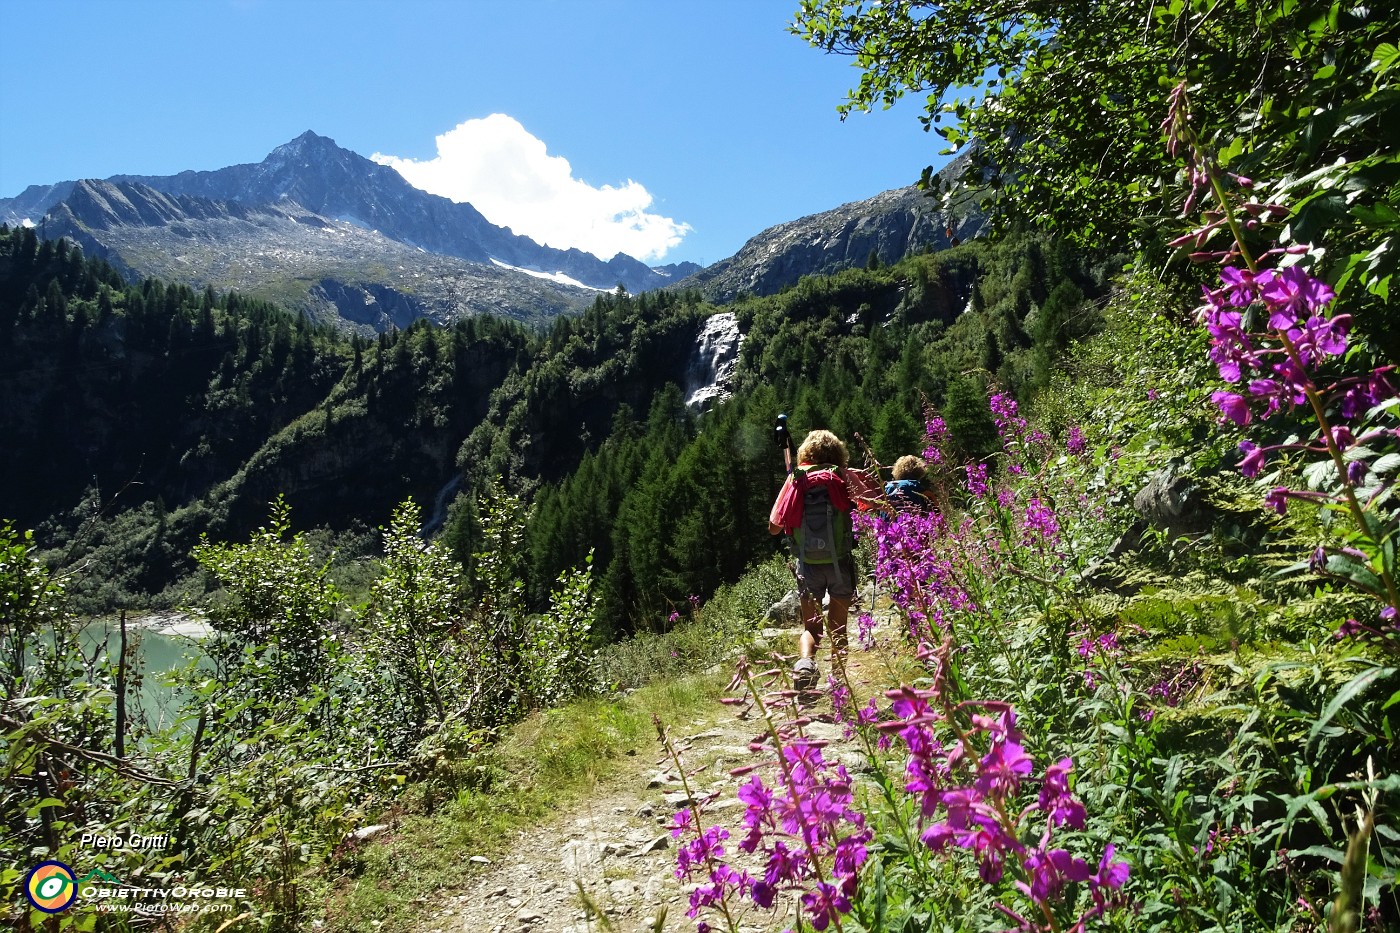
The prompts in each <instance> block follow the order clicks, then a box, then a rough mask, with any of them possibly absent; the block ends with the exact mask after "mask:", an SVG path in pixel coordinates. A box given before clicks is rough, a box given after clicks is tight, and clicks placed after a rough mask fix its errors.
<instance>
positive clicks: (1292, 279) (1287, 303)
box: [1255, 266, 1334, 330]
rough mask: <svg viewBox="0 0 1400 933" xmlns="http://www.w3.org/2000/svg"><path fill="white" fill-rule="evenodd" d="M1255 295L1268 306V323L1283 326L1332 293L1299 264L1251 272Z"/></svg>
mask: <svg viewBox="0 0 1400 933" xmlns="http://www.w3.org/2000/svg"><path fill="white" fill-rule="evenodd" d="M1255 282H1256V283H1257V285H1258V287H1259V297H1260V298H1262V299H1263V301H1264V304H1265V305H1267V306H1268V308H1269V326H1270V327H1272V328H1273V329H1274V330H1286V329H1287V328H1289V327H1292V326H1293V324H1294V323H1295V322H1296V321H1297V320H1298V318H1299V317H1302V316H1303V315H1305V314H1307V315H1312V314H1316V313H1317V312H1318V311H1321V310H1322V308H1324V307H1325V306H1326V305H1327V304H1328V302H1330V301H1331V300H1332V298H1333V297H1334V293H1333V291H1332V288H1331V286H1329V285H1327V284H1326V283H1325V282H1323V281H1322V280H1321V279H1317V278H1314V277H1313V276H1311V275H1309V274H1308V272H1307V271H1306V270H1304V269H1302V268H1301V267H1299V266H1289V267H1288V268H1286V269H1279V270H1265V271H1263V272H1260V273H1259V274H1258V275H1256V276H1255Z"/></svg>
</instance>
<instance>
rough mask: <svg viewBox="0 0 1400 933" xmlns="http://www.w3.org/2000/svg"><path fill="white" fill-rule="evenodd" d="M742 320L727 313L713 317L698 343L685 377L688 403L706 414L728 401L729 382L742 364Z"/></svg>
mask: <svg viewBox="0 0 1400 933" xmlns="http://www.w3.org/2000/svg"><path fill="white" fill-rule="evenodd" d="M743 340H744V335H743V334H741V333H739V319H738V318H736V317H735V316H734V315H733V314H732V313H730V312H728V311H725V312H723V313H720V314H714V315H711V316H710V317H709V318H707V319H706V320H705V326H704V327H702V328H701V329H700V335H699V336H698V337H697V338H696V340H695V352H694V354H693V355H692V356H691V358H690V365H689V366H687V367H686V373H685V403H686V405H688V406H689V407H691V408H694V409H696V410H698V411H706V410H708V409H709V408H711V407H712V406H713V405H714V404H715V402H718V401H720V400H722V399H726V398H728V397H729V394H730V392H729V381H730V379H732V378H733V376H734V367H735V366H736V365H737V364H738V362H739V345H740V344H741V343H743Z"/></svg>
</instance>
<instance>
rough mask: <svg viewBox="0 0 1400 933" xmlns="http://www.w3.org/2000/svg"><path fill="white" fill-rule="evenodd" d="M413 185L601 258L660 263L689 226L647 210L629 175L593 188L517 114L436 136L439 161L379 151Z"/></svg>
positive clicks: (642, 191) (645, 197)
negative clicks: (620, 181)
mask: <svg viewBox="0 0 1400 933" xmlns="http://www.w3.org/2000/svg"><path fill="white" fill-rule="evenodd" d="M370 158H372V159H374V161H376V162H379V163H381V164H383V165H388V166H391V167H393V168H394V169H397V170H398V172H399V174H400V175H402V176H403V177H404V178H405V179H407V180H408V183H409V184H411V185H413V186H414V187H416V188H421V189H422V190H424V191H427V192H429V193H431V194H436V195H441V196H442V197H445V198H450V199H452V200H453V201H468V202H470V203H471V204H472V206H473V207H475V208H476V209H477V210H479V211H481V213H482V214H483V215H484V216H485V217H486V219H487V220H489V221H491V222H492V223H494V224H497V225H498V226H502V227H509V228H510V229H512V230H514V231H515V232H516V233H520V234H524V235H525V236H528V237H530V238H531V239H532V240H535V241H537V242H540V243H544V244H545V245H547V246H553V247H556V248H558V249H568V248H570V247H577V248H579V249H581V250H585V251H586V252H590V253H593V254H594V255H596V256H599V257H602V258H603V259H611V258H612V257H613V256H614V255H616V254H617V253H619V252H621V253H626V254H628V255H629V256H635V257H637V258H638V259H644V260H655V259H660V258H661V257H662V256H664V255H665V254H666V252H667V250H669V249H671V248H672V247H674V246H675V245H676V244H678V243H680V241H681V239H682V238H683V237H684V236H685V235H686V234H687V233H689V232H690V230H691V226H690V225H689V224H686V223H679V222H677V221H675V220H672V219H671V218H670V217H663V216H661V215H660V214H656V213H652V212H650V211H648V210H647V208H649V207H651V203H652V196H651V194H650V192H648V191H647V190H646V188H644V187H642V186H641V185H640V184H638V183H637V182H635V181H631V180H630V179H629V180H628V181H627V183H626V184H624V185H621V186H619V187H613V186H612V185H603V186H602V187H600V188H595V187H593V186H592V185H590V184H588V183H587V182H585V181H582V180H580V179H577V178H575V177H574V175H573V167H572V166H571V165H569V160H568V159H565V158H564V157H563V156H552V155H550V154H549V153H548V151H547V150H546V149H545V144H544V143H543V142H542V141H541V140H539V139H536V138H535V137H534V136H531V135H530V133H529V132H528V131H527V130H526V129H525V127H523V126H521V125H520V123H519V122H517V121H516V120H515V119H514V118H512V117H508V116H506V115H505V114H500V113H495V114H492V115H491V116H489V117H484V118H482V119H479V120H468V121H466V122H465V123H461V124H459V125H458V126H457V127H456V128H455V129H452V130H449V131H447V132H446V133H443V134H442V135H441V136H439V137H438V138H437V158H434V159H428V160H426V161H422V162H418V161H415V160H413V159H401V158H399V157H398V156H391V155H384V154H383V153H378V152H376V153H375V154H374V155H373V156H371V157H370Z"/></svg>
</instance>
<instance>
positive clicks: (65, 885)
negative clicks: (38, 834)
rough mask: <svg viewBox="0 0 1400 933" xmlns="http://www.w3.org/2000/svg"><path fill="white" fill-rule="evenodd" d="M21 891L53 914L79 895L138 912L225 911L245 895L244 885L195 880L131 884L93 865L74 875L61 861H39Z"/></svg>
mask: <svg viewBox="0 0 1400 933" xmlns="http://www.w3.org/2000/svg"><path fill="white" fill-rule="evenodd" d="M24 894H25V896H26V897H27V898H29V903H31V904H33V905H34V907H35V908H36V909H37V910H42V911H43V912H44V913H49V914H56V913H60V912H62V911H65V910H67V909H68V908H70V907H72V906H73V904H74V903H75V902H76V901H77V900H78V898H79V896H81V897H82V898H83V899H84V900H85V901H91V902H93V904H94V906H95V907H96V909H97V910H99V911H114V910H117V911H125V910H137V911H140V912H142V913H196V912H198V913H203V912H205V911H220V912H222V911H228V910H229V909H230V908H232V906H233V904H232V901H235V900H242V899H244V898H247V896H248V890H247V888H233V887H226V886H224V885H209V884H201V883H198V882H191V883H189V884H180V885H176V886H175V887H170V888H157V887H133V886H131V885H128V884H127V883H126V882H124V881H122V880H121V879H119V878H114V877H112V876H111V875H110V874H108V873H107V872H105V871H103V870H102V869H100V868H94V869H93V870H92V871H90V872H88V873H87V874H86V875H84V876H83V877H82V878H78V879H75V878H74V876H73V869H71V868H69V867H68V866H67V865H65V864H64V863H62V862H54V861H49V862H40V863H39V864H38V865H35V866H34V867H33V868H32V869H30V871H29V876H28V877H27V878H25V881H24Z"/></svg>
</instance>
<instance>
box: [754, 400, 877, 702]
mask: <svg viewBox="0 0 1400 933" xmlns="http://www.w3.org/2000/svg"><path fill="white" fill-rule="evenodd" d="M777 432H778V441H779V444H786V447H785V448H784V456H785V458H786V459H787V460H788V461H789V463H788V467H789V471H788V476H787V479H786V481H784V483H783V488H782V489H781V490H780V491H779V492H778V498H777V500H776V501H775V502H774V503H773V508H772V510H771V511H770V512H769V514H768V532H769V534H775V535H776V534H779V533H785V534H789V535H792V539H793V555H794V556H795V557H796V558H797V567H796V573H797V592H798V598H799V599H800V601H801V605H802V628H803V631H802V634H801V636H799V638H798V642H797V647H798V654H799V655H800V657H799V658H798V660H797V663H796V664H795V665H794V666H793V670H792V674H793V685H794V686H795V687H796V688H797V689H798V690H810V689H811V688H812V687H814V686H815V685H816V683H817V676H818V674H817V662H816V654H817V647H818V646H819V645H820V644H821V640H822V635H823V620H822V599H823V597H827V596H829V597H830V603H829V605H828V608H827V616H826V621H825V630H826V631H827V632H829V633H830V635H831V651H832V657H833V658H836V657H837V656H838V655H844V654H845V651H846V619H847V615H848V612H849V610H850V607H851V600H852V599H853V598H854V597H855V593H856V567H855V559H854V557H853V551H854V547H853V543H854V538H853V536H852V530H851V509H852V508H853V507H854V505H855V503H854V502H853V501H852V497H851V495H850V493H849V492H848V491H847V485H846V483H847V477H846V468H847V465H848V458H847V453H846V445H845V444H843V443H842V442H841V439H840V438H838V437H837V436H836V435H835V434H832V433H831V432H830V431H823V430H817V431H813V432H811V433H810V434H808V435H807V437H806V438H805V439H804V440H803V441H802V445H801V446H800V447H799V448H798V449H797V457H796V459H797V462H796V464H795V465H794V464H792V463H791V459H792V452H791V444H792V442H791V439H790V438H789V437H788V436H787V423H786V418H785V417H781V418H780V419H779V422H778V429H777Z"/></svg>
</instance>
